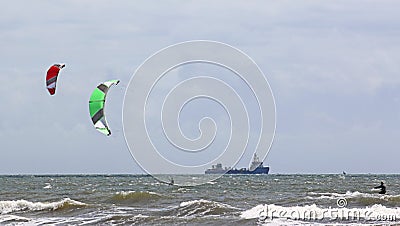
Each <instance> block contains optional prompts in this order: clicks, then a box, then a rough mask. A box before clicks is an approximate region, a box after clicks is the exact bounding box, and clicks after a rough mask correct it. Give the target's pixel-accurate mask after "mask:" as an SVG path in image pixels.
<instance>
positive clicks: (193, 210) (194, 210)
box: [169, 199, 238, 217]
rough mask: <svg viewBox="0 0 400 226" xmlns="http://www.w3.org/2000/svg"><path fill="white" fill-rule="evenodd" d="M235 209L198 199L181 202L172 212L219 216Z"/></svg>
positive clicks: (176, 213)
mask: <svg viewBox="0 0 400 226" xmlns="http://www.w3.org/2000/svg"><path fill="white" fill-rule="evenodd" d="M237 210H238V208H235V207H233V206H230V205H228V204H224V203H219V202H214V201H209V200H205V199H199V200H192V201H186V202H181V203H180V204H179V206H178V207H176V208H175V209H173V210H172V212H173V213H172V214H173V215H175V216H177V217H198V216H221V215H224V214H228V213H231V212H233V211H237ZM169 214H171V213H169Z"/></svg>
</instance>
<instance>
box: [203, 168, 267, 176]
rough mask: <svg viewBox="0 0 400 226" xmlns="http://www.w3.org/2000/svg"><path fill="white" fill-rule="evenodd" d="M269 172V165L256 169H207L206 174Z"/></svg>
mask: <svg viewBox="0 0 400 226" xmlns="http://www.w3.org/2000/svg"><path fill="white" fill-rule="evenodd" d="M268 172H269V167H268V166H267V167H258V168H256V169H254V170H248V169H230V170H228V171H225V170H207V171H206V172H205V173H206V174H224V173H225V174H243V175H248V174H268Z"/></svg>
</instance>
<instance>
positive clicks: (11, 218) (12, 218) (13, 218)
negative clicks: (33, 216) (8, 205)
mask: <svg viewBox="0 0 400 226" xmlns="http://www.w3.org/2000/svg"><path fill="white" fill-rule="evenodd" d="M29 220H30V219H29V218H26V217H20V216H15V215H8V214H7V215H0V223H1V224H3V223H7V222H11V221H12V222H16V221H19V222H21V221H22V222H28V221H29Z"/></svg>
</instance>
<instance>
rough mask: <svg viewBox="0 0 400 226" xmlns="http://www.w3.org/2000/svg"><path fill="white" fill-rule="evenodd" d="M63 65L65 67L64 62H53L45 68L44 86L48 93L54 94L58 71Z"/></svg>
mask: <svg viewBox="0 0 400 226" xmlns="http://www.w3.org/2000/svg"><path fill="white" fill-rule="evenodd" d="M63 67H65V64H54V65H53V66H51V67H50V68H49V70H47V76H46V86H47V90H48V91H49V93H50V95H54V94H55V93H56V83H57V77H58V73H59V72H60V70H61V69H62V68H63Z"/></svg>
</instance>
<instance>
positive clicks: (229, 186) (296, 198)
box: [0, 174, 400, 225]
mask: <svg viewBox="0 0 400 226" xmlns="http://www.w3.org/2000/svg"><path fill="white" fill-rule="evenodd" d="M173 176H180V177H188V178H190V180H196V179H197V178H198V179H199V180H202V179H204V178H202V177H205V176H206V175H172V177H173ZM381 181H383V182H384V183H385V185H386V187H387V193H386V194H377V193H376V192H374V191H373V190H371V189H372V188H373V187H374V186H378V185H379V184H380V182H381ZM0 224H1V225H400V175H371V174H365V175H349V174H347V175H342V174H338V175H335V174H328V175H301V174H296V175H278V174H271V175H224V176H222V177H221V178H219V179H216V180H214V181H209V182H207V183H205V184H202V185H198V186H176V185H169V184H166V183H163V182H160V181H158V180H157V179H155V178H153V177H152V176H149V175H9V176H7V175H3V176H0Z"/></svg>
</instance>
